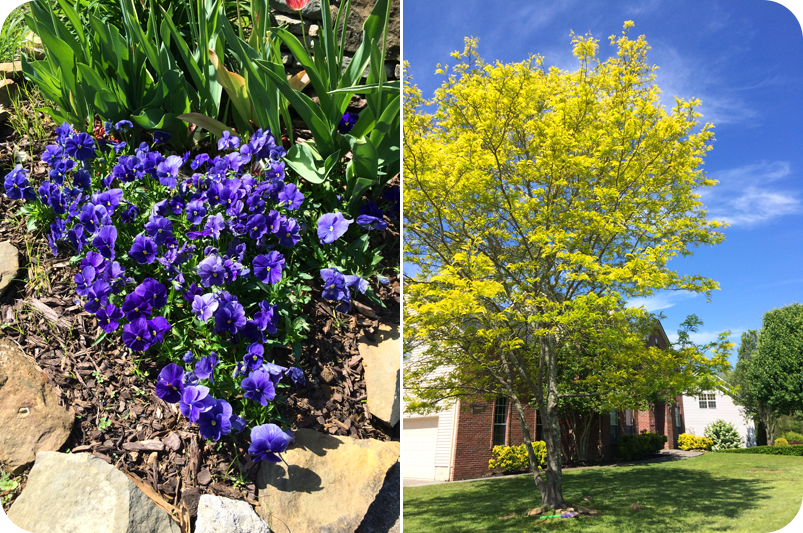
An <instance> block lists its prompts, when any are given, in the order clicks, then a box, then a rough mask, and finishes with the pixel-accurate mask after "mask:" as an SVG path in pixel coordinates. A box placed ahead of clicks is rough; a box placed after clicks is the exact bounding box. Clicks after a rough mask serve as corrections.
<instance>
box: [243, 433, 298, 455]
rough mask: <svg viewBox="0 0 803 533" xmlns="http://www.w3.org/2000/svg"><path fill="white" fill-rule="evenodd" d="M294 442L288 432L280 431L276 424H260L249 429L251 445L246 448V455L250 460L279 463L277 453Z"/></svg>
mask: <svg viewBox="0 0 803 533" xmlns="http://www.w3.org/2000/svg"><path fill="white" fill-rule="evenodd" d="M294 441H295V438H294V437H293V435H292V434H291V433H290V432H289V431H282V430H281V429H280V428H279V426H277V425H276V424H262V425H261V426H256V427H255V428H253V429H251V445H250V446H249V447H248V454H249V455H250V456H251V459H252V460H253V461H254V462H255V463H258V462H259V461H268V462H270V463H278V462H280V461H281V459H280V458H279V456H278V455H276V454H279V453H282V452H284V451H285V450H287V447H288V446H289V445H290V444H291V443H293V442H294Z"/></svg>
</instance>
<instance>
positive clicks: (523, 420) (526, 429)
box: [511, 394, 543, 499]
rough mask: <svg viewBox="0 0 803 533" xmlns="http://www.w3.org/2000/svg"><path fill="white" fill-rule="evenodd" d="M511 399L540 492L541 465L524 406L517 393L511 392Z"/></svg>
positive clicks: (534, 479)
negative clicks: (536, 454) (534, 447)
mask: <svg viewBox="0 0 803 533" xmlns="http://www.w3.org/2000/svg"><path fill="white" fill-rule="evenodd" d="M511 400H512V401H513V407H515V408H516V415H518V417H519V424H521V434H522V435H523V436H524V447H525V448H527V459H528V461H529V463H530V471H531V472H532V473H533V481H535V486H536V488H537V489H538V491H539V492H541V485H543V480H541V477H540V475H539V470H540V468H541V466H540V465H539V464H538V458H537V457H536V456H535V450H534V449H533V441H532V438H531V437H530V426H529V425H528V424H527V417H525V416H524V407H523V406H522V405H521V402H520V401H519V398H518V396H517V395H515V394H513V395H512V397H511ZM539 482H540V483H541V485H539ZM542 499H543V496H542Z"/></svg>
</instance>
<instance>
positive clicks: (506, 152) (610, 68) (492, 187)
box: [403, 22, 731, 508]
mask: <svg viewBox="0 0 803 533" xmlns="http://www.w3.org/2000/svg"><path fill="white" fill-rule="evenodd" d="M630 26H632V22H627V23H625V31H624V32H623V34H622V35H621V36H620V37H618V38H616V37H611V44H612V45H613V46H615V47H616V54H614V55H612V57H611V58H609V59H607V60H605V61H602V60H600V59H599V58H598V56H597V53H598V44H597V43H598V41H596V40H594V39H593V38H592V37H590V36H585V37H580V36H576V37H573V41H572V42H573V45H574V54H575V56H576V57H577V59H578V60H579V68H578V70H576V71H573V72H567V71H562V70H560V69H557V68H555V67H552V68H549V69H547V68H545V67H544V66H543V63H542V58H540V57H530V58H529V59H528V60H526V61H524V62H521V63H514V64H502V63H495V64H486V63H485V62H483V60H482V59H481V58H480V57H479V55H478V54H477V51H476V48H477V41H476V40H475V39H466V47H465V49H464V51H463V52H462V53H457V52H456V53H455V54H454V57H456V58H457V59H458V60H460V63H459V64H458V65H456V66H455V67H454V68H453V69H452V71H451V72H450V71H448V70H447V69H445V68H444V69H440V73H443V74H445V75H446V80H445V81H444V83H443V85H442V87H441V88H440V89H438V90H437V91H436V93H435V96H434V99H433V100H431V101H425V100H424V99H423V98H422V95H421V93H420V91H419V90H418V89H417V88H416V87H415V86H414V85H412V83H411V80H410V79H409V78H408V79H407V80H406V82H405V87H404V114H405V115H404V141H403V142H404V196H403V198H404V200H403V201H404V217H405V225H404V230H405V233H404V237H405V242H404V253H405V261H406V262H407V263H408V267H409V265H414V270H415V275H413V276H410V277H408V278H407V279H406V280H405V305H404V313H405V330H404V335H405V345H406V347H407V349H415V351H416V354H417V355H416V357H414V358H412V359H410V360H409V361H408V362H407V363H406V365H405V374H404V380H405V389H406V390H407V391H408V392H409V395H408V397H406V398H405V399H406V400H407V401H408V405H407V409H408V410H410V411H419V412H425V411H427V410H432V409H436V408H437V403H438V402H439V401H440V400H442V399H444V398H449V397H459V396H468V395H474V394H481V395H486V396H493V395H503V396H506V397H508V398H509V399H510V400H511V405H512V406H513V407H514V408H515V410H516V413H517V415H518V418H519V421H520V423H521V425H522V429H523V432H524V436H525V439H524V440H525V444H526V446H527V449H528V456H529V459H530V465H531V467H532V470H533V475H534V480H535V484H536V486H537V487H538V489H539V491H540V493H541V501H542V503H543V504H544V505H546V506H548V507H551V508H561V507H563V506H564V501H563V494H562V488H561V453H560V452H561V449H560V443H561V434H560V431H561V429H560V424H559V418H558V417H559V411H560V405H561V403H562V402H563V403H564V404H566V402H568V400H569V399H570V398H575V399H577V398H588V399H593V404H592V405H591V407H592V408H595V409H610V408H617V407H627V406H633V405H643V402H644V401H647V400H651V399H660V398H666V399H671V398H673V396H674V395H675V394H678V393H681V392H686V391H690V390H693V389H695V388H700V387H709V386H711V384H712V380H711V377H712V376H713V374H714V373H716V372H718V371H721V370H722V369H723V368H726V367H727V366H728V363H727V353H728V350H729V349H730V346H731V345H730V344H729V343H727V342H726V341H725V335H726V334H723V335H721V336H720V339H719V341H717V342H716V343H712V344H711V345H708V346H706V347H699V346H695V345H694V344H693V343H691V342H689V339H688V336H687V335H681V342H679V343H678V344H676V345H675V346H673V347H671V348H670V349H668V350H659V349H657V348H656V347H654V346H647V345H646V343H645V338H646V335H648V334H649V333H650V330H651V328H654V327H655V322H654V317H651V316H650V315H649V314H648V313H647V312H646V311H644V310H643V309H631V308H626V307H625V305H624V302H625V301H626V300H627V299H629V298H632V297H636V296H649V295H652V294H654V292H655V291H656V290H662V289H669V290H685V291H691V292H695V293H699V292H703V293H707V294H710V291H712V290H714V289H716V288H717V283H716V282H715V281H713V280H711V279H707V278H705V277H703V276H696V275H681V274H679V273H677V272H675V271H673V270H671V269H670V268H668V267H667V262H668V261H669V260H670V259H672V258H673V257H676V256H678V255H689V254H691V253H692V249H693V248H694V247H696V246H699V245H712V244H716V243H719V242H721V241H722V240H723V236H722V234H721V233H719V232H718V231H717V230H718V228H720V227H722V226H723V223H720V222H716V221H711V220H708V219H707V218H706V211H705V209H704V206H703V205H702V203H701V202H700V199H699V195H698V194H697V193H696V192H695V191H696V190H698V189H700V188H705V187H711V186H713V185H715V183H716V182H715V181H714V180H711V179H708V178H707V177H706V176H705V174H704V173H703V170H702V168H701V167H702V161H703V157H704V155H705V153H706V151H707V150H709V149H710V146H709V142H710V141H711V140H712V139H713V134H712V132H711V128H712V126H711V125H710V124H705V125H702V126H700V125H699V124H698V118H699V117H700V114H699V113H697V111H696V108H697V106H699V104H700V103H699V101H696V100H690V101H684V100H681V99H677V98H676V100H675V106H674V108H673V109H672V110H671V112H667V111H666V110H665V109H664V108H663V107H662V106H661V105H660V101H659V95H660V91H659V89H658V87H657V86H656V84H655V78H654V70H655V67H654V66H650V65H648V63H647V57H646V53H647V51H648V50H649V47H648V45H647V42H646V41H645V39H644V38H643V36H642V37H639V38H638V39H636V40H632V39H630V38H628V36H627V30H628V28H629V27H630ZM427 106H433V107H434V112H433V113H429V112H428V111H427ZM689 325H690V327H691V328H692V329H693V327H694V326H695V322H694V320H692V321H690V322H689ZM709 349H711V350H713V354H709V352H708V351H709ZM564 375H569V376H574V377H575V379H574V380H572V379H569V381H575V382H574V383H573V384H572V386H563V384H562V379H564V378H562V376H564ZM578 380H580V383H577V381H578ZM564 381H565V380H564ZM531 401H532V402H533V403H534V404H535V405H536V406H537V408H538V410H539V416H540V417H541V421H542V426H543V434H544V440H545V441H546V445H547V469H546V470H545V471H544V472H539V471H538V468H537V459H536V457H535V455H534V453H533V450H532V445H531V438H530V435H531V433H530V430H529V427H528V426H527V423H526V420H525V418H524V411H523V409H524V406H525V405H526V404H527V403H529V402H531ZM670 401H671V400H670Z"/></svg>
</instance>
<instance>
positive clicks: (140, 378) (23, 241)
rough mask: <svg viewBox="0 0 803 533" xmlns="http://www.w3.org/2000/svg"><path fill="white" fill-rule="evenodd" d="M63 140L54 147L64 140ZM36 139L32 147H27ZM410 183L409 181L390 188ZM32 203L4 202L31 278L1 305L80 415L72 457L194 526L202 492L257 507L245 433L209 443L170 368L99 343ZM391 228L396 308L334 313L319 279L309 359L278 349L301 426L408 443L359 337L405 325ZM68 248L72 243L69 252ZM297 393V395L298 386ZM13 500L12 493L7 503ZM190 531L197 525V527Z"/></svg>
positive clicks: (3, 233)
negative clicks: (91, 461)
mask: <svg viewBox="0 0 803 533" xmlns="http://www.w3.org/2000/svg"><path fill="white" fill-rule="evenodd" d="M54 138H55V136H53V137H52V138H51V140H50V142H54ZM22 141H24V139H23V140H22ZM20 142H21V140H20V139H19V138H17V136H16V134H15V133H14V132H13V130H9V129H8V128H0V176H4V175H5V174H6V173H7V172H9V171H10V170H11V169H12V168H13V167H14V164H13V157H12V155H11V150H12V149H13V146H14V145H15V144H16V145H19V144H20ZM46 144H48V143H39V145H36V146H29V147H30V150H31V151H32V152H33V161H32V162H31V161H28V163H26V165H25V166H26V167H27V168H31V169H32V172H31V174H30V175H29V178H30V179H31V182H32V184H34V185H35V186H37V187H38V184H39V183H41V181H42V180H43V179H44V177H45V176H46V175H47V169H46V167H45V166H44V165H43V164H40V162H39V156H40V154H41V153H42V152H43V151H44V146H45V145H46ZM393 185H398V177H396V178H394V179H393V180H391V181H390V182H389V183H388V187H390V186H393ZM19 209H20V203H19V202H14V201H11V200H9V199H8V198H6V197H5V196H4V195H2V196H1V197H0V240H9V241H11V243H12V244H13V245H14V246H15V247H16V248H17V249H18V250H19V251H20V263H21V267H22V268H21V271H20V278H21V279H20V280H18V281H15V282H13V283H12V284H11V285H10V286H9V288H8V289H7V291H6V292H5V293H4V294H3V295H2V296H1V297H0V336H6V337H9V338H11V339H13V340H15V341H16V342H17V343H19V345H20V346H21V347H22V349H23V350H24V351H25V352H26V353H27V354H28V355H30V356H32V357H34V358H35V360H36V362H37V364H38V365H39V366H40V367H41V368H42V369H43V371H44V373H45V374H46V376H47V378H48V380H49V381H50V383H51V384H52V386H53V388H54V390H55V392H56V393H57V395H58V396H59V397H60V403H61V404H62V405H63V406H65V407H67V408H70V409H73V410H74V411H75V413H76V423H75V425H74V427H73V431H72V433H71V435H70V437H69V439H68V441H67V443H66V445H65V446H64V448H63V450H62V451H71V452H73V453H92V454H94V455H96V456H97V457H100V458H101V459H103V460H105V461H107V462H108V463H110V464H113V465H115V466H116V467H117V468H118V469H120V470H122V471H123V472H125V473H126V474H128V475H129V476H130V477H132V479H135V480H136V482H137V483H138V484H139V485H140V487H141V488H142V487H147V488H148V489H149V490H148V491H146V493H148V494H149V496H151V497H152V498H157V499H158V498H161V499H162V500H163V501H162V504H164V505H167V507H165V508H168V509H173V508H175V514H174V516H177V517H180V518H181V521H182V527H189V526H188V525H189V524H190V521H191V520H193V519H194V517H195V514H196V512H197V507H198V500H199V499H200V497H201V495H202V494H217V495H220V496H225V497H227V498H233V499H239V500H245V501H247V502H249V503H251V504H253V505H256V499H257V495H256V475H257V471H258V468H257V466H258V465H255V464H254V463H253V462H252V461H251V459H250V457H249V456H248V454H247V452H248V442H247V440H246V438H245V437H244V436H243V435H230V436H227V437H225V438H223V439H221V440H220V441H219V442H207V441H205V440H204V439H201V438H200V437H199V435H198V428H197V427H189V425H188V423H187V420H186V418H184V417H181V416H180V415H179V412H178V409H177V406H176V405H174V404H167V403H165V402H164V401H162V400H161V399H159V398H158V397H157V396H156V395H155V393H154V392H153V391H154V389H153V387H154V384H155V382H156V376H157V375H158V373H159V371H160V370H161V368H162V367H163V366H164V364H165V363H164V362H157V361H155V360H151V359H148V358H147V357H139V358H138V357H135V356H134V355H133V354H132V352H130V351H129V350H128V349H127V348H126V347H125V345H124V344H123V343H122V341H121V339H120V336H119V335H112V336H109V337H107V338H105V339H104V340H102V341H101V342H99V343H97V344H96V343H95V341H96V339H98V338H99V336H100V334H101V333H102V331H101V330H100V329H99V328H98V325H97V321H96V319H95V318H94V317H93V316H92V315H90V314H88V313H86V312H84V310H83V307H82V306H81V304H80V301H78V300H77V295H76V294H75V287H74V283H73V281H72V279H73V277H74V276H75V274H76V273H77V272H78V268H77V265H76V264H73V265H70V264H69V257H70V255H71V253H72V252H71V251H68V250H67V248H66V247H65V248H64V249H63V251H62V252H61V253H60V254H59V256H58V257H54V256H53V255H52V253H51V252H50V250H49V248H48V245H47V241H46V238H45V236H44V234H42V233H33V232H28V231H27V230H26V227H25V221H24V219H23V218H22V217H21V216H19V215H18V212H19ZM386 220H387V221H388V222H389V224H388V230H387V231H385V232H382V233H379V232H372V233H373V235H372V242H371V245H372V246H380V245H382V244H384V245H385V257H386V259H385V261H384V263H385V264H386V265H391V266H390V267H388V268H386V269H385V274H386V275H387V276H388V277H389V278H390V283H388V284H387V285H383V286H380V287H379V288H378V294H377V296H378V297H379V299H380V300H381V301H382V302H383V304H384V307H380V306H377V305H376V304H373V303H371V302H370V301H369V300H368V299H366V298H365V297H364V296H362V295H358V298H357V299H358V300H359V303H358V304H357V305H355V306H354V310H353V311H352V313H351V314H350V315H340V319H339V320H337V321H336V320H335V318H334V317H333V314H332V307H331V306H330V304H329V303H328V302H326V301H325V300H323V299H322V298H321V291H320V287H319V285H320V284H319V283H316V281H315V280H312V281H311V282H310V286H311V289H312V294H313V298H312V301H311V302H310V303H309V305H308V306H307V308H306V309H305V310H304V314H306V315H307V320H308V322H309V324H310V330H309V334H308V337H309V338H308V340H307V342H306V343H305V345H304V347H303V349H302V351H301V354H300V356H299V357H298V359H296V358H294V356H293V354H292V351H291V350H289V349H288V350H282V351H279V352H277V351H276V350H274V354H273V356H274V362H275V363H277V364H280V365H294V366H300V367H301V368H302V369H303V370H304V373H305V376H306V379H307V384H306V385H305V386H304V387H302V388H301V389H296V390H294V392H293V393H292V394H291V395H290V396H289V397H288V398H287V401H286V403H283V404H280V405H279V413H280V415H281V416H282V417H283V418H284V420H285V421H287V423H288V424H289V425H290V426H291V427H292V429H293V430H296V429H299V428H312V429H316V430H318V431H324V432H327V433H330V434H335V435H348V436H351V437H354V438H360V439H362V438H374V439H380V440H399V427H398V425H397V426H396V427H395V428H391V427H388V426H387V425H386V424H384V423H383V422H382V421H380V420H378V419H376V418H374V417H372V416H371V413H370V412H369V411H368V408H367V406H366V404H365V399H366V387H365V375H364V371H363V367H362V363H361V357H360V355H359V352H358V350H357V341H358V339H359V338H360V337H361V335H363V334H364V335H366V336H368V337H369V338H371V336H372V335H373V333H374V332H375V331H376V328H377V327H378V325H379V323H380V322H385V323H389V324H398V323H399V321H400V317H401V311H400V310H401V306H400V304H401V300H400V298H401V296H400V285H399V279H398V272H397V269H394V268H393V265H392V263H393V262H394V259H397V258H399V227H398V221H396V220H393V219H390V218H387V219H386ZM65 246H66V245H65ZM288 390H290V389H288ZM29 471H30V469H28V470H26V471H25V472H24V473H23V474H22V475H21V476H19V477H18V478H16V479H18V480H19V481H20V486H19V487H17V489H15V490H14V491H12V492H11V493H10V495H11V498H8V499H7V501H5V502H4V504H3V508H4V509H6V510H8V508H9V507H10V506H11V504H12V503H13V501H14V498H15V497H16V496H17V495H18V494H19V493H20V492H21V491H22V489H23V488H24V485H25V481H26V479H27V474H28V472H29ZM6 496H8V495H6ZM185 530H186V531H188V529H185Z"/></svg>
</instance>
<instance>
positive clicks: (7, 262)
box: [0, 241, 20, 294]
mask: <svg viewBox="0 0 803 533" xmlns="http://www.w3.org/2000/svg"><path fill="white" fill-rule="evenodd" d="M19 270H20V253H19V251H18V250H17V249H16V248H14V245H13V244H11V243H10V242H8V241H3V242H0V294H3V291H5V290H6V287H8V285H9V284H10V283H11V281H12V280H14V278H16V277H17V274H18V273H19Z"/></svg>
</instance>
